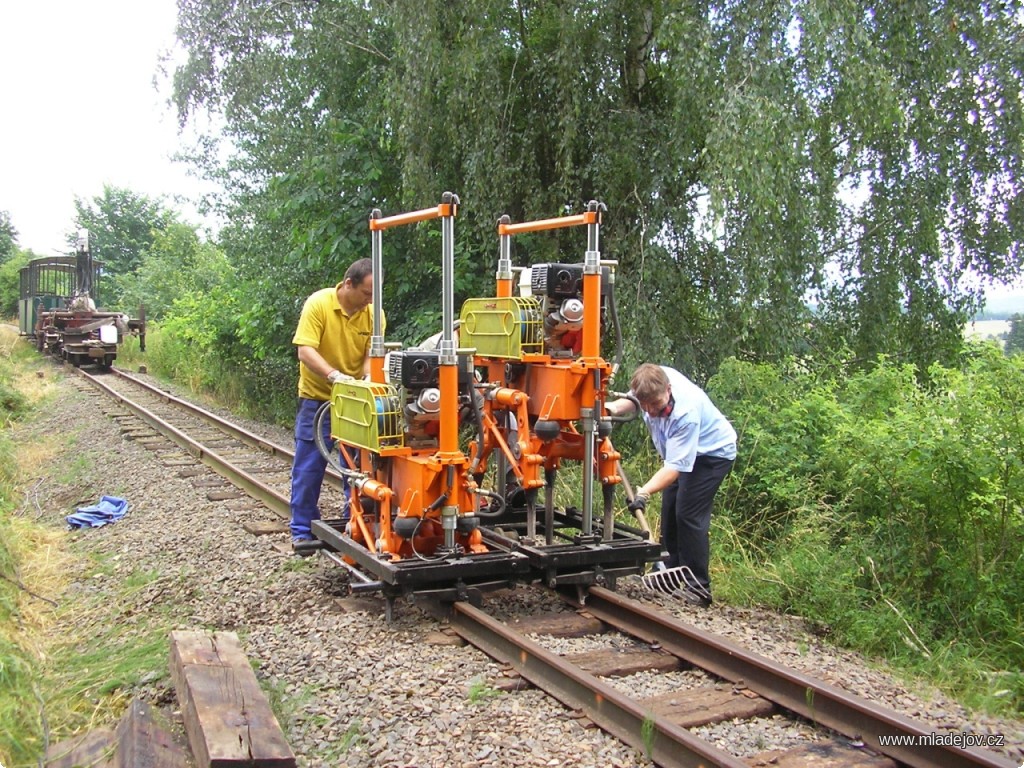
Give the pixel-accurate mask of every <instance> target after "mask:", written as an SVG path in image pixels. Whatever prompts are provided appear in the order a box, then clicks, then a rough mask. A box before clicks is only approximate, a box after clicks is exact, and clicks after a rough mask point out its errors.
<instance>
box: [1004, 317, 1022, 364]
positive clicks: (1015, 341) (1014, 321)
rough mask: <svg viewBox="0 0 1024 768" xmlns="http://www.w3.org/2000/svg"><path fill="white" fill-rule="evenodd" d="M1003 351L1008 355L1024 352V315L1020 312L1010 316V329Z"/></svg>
mask: <svg viewBox="0 0 1024 768" xmlns="http://www.w3.org/2000/svg"><path fill="white" fill-rule="evenodd" d="M1003 351H1004V352H1006V354H1008V355H1019V354H1021V353H1024V316H1021V315H1020V314H1019V313H1016V314H1014V315H1012V316H1011V317H1010V330H1009V331H1008V332H1007V333H1006V344H1005V345H1004V346H1003Z"/></svg>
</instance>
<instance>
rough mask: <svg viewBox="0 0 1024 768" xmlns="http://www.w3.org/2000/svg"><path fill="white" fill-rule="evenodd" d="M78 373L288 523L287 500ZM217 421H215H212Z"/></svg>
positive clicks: (106, 386) (128, 400) (90, 378)
mask: <svg viewBox="0 0 1024 768" xmlns="http://www.w3.org/2000/svg"><path fill="white" fill-rule="evenodd" d="M79 373H80V374H81V375H82V376H84V377H85V378H86V380H87V381H88V382H89V383H90V384H92V385H93V386H94V387H96V388H97V389H99V390H101V391H102V392H104V393H106V394H107V395H108V396H109V397H110V398H112V399H113V400H115V401H116V402H118V403H120V404H121V405H123V406H125V407H126V408H127V409H128V410H130V411H131V412H132V413H134V414H135V415H136V416H138V417H139V418H140V419H142V420H143V421H144V422H145V423H146V424H148V425H149V426H151V427H152V428H153V429H155V430H156V431H157V432H159V433H160V434H161V435H163V436H164V437H166V438H168V439H169V440H171V442H173V443H174V444H175V445H177V446H178V447H179V448H181V449H182V450H184V451H185V452H186V453H188V454H190V455H191V456H194V457H195V458H197V459H199V460H200V461H201V462H202V463H203V464H205V465H206V466H208V467H210V468H211V469H212V470H214V471H215V472H216V473H217V474H219V475H221V476H223V477H224V478H226V479H227V480H229V481H231V483H233V484H234V485H236V486H237V487H238V488H240V489H242V490H243V491H245V492H246V493H248V494H249V495H250V496H252V497H253V498H255V499H259V500H260V501H262V502H263V503H264V504H266V505H267V507H269V508H270V509H271V510H272V511H273V512H275V513H276V514H277V515H279V516H281V517H283V518H285V519H288V518H289V517H290V516H291V512H290V509H289V506H288V499H287V498H286V497H285V496H282V495H281V494H279V493H278V492H277V491H275V490H274V489H272V488H270V487H269V486H267V485H265V484H263V483H261V482H260V481H259V480H257V479H255V478H254V477H251V476H250V475H248V474H246V472H245V471H244V470H242V469H240V468H239V467H237V466H235V465H234V464H232V463H231V462H230V461H228V460H227V459H225V458H224V457H223V456H221V455H220V454H218V453H217V452H216V451H213V450H210V449H209V448H207V447H206V446H205V445H203V444H202V443H199V442H197V441H196V440H193V439H192V438H191V437H189V436H188V435H186V434H185V433H184V432H182V431H181V430H179V429H177V428H176V427H174V426H173V425H171V424H168V423H167V422H166V421H164V420H163V419H161V418H160V417H159V416H157V415H156V414H155V413H153V412H152V411H150V410H149V409H148V408H145V407H144V406H142V405H139V404H138V403H136V402H135V401H133V400H130V399H129V398H127V397H125V396H124V395H122V394H121V393H120V392H116V391H115V390H114V389H112V388H111V387H109V386H108V385H106V384H104V383H103V382H102V381H100V380H99V377H97V376H93V375H91V374H89V373H87V372H85V371H81V370H79ZM214 418H216V417H214Z"/></svg>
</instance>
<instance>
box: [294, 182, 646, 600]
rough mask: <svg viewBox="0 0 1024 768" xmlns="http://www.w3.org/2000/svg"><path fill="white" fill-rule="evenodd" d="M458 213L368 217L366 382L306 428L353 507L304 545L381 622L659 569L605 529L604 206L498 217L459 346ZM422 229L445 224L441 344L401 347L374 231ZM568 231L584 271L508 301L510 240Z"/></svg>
mask: <svg viewBox="0 0 1024 768" xmlns="http://www.w3.org/2000/svg"><path fill="white" fill-rule="evenodd" d="M457 209H458V198H457V197H456V196H455V195H452V194H450V193H445V195H444V196H443V197H442V200H441V203H440V204H439V205H438V206H436V207H435V208H428V209H424V210H421V211H413V212H411V213H404V214H397V215H394V216H388V217H384V216H382V215H381V212H380V211H374V212H373V214H372V215H371V218H370V222H369V226H370V232H371V246H372V262H373V275H374V281H373V294H374V295H373V307H374V319H373V334H372V336H371V340H370V351H369V357H370V376H369V380H367V381H362V380H347V381H340V382H337V383H335V384H334V386H333V390H332V396H331V400H330V401H328V402H327V403H325V404H324V406H323V408H322V409H321V411H320V412H319V414H318V421H317V427H316V428H315V429H314V435H317V436H319V435H320V433H321V430H320V423H321V421H322V420H323V419H326V418H329V419H330V425H331V429H330V433H331V437H332V438H333V440H334V445H333V446H330V445H327V444H323V443H322V441H321V444H320V450H321V452H322V453H323V454H324V456H325V457H326V458H327V459H328V461H329V462H330V463H331V465H332V466H333V467H334V468H335V469H336V470H337V471H339V472H340V473H342V474H343V475H345V476H347V477H348V479H349V481H350V483H351V486H352V493H351V498H350V502H349V507H348V508H347V509H344V510H340V512H341V514H340V515H339V516H338V517H336V518H334V519H327V518H325V519H323V520H316V521H314V522H313V526H312V530H313V535H314V536H315V537H316V539H317V540H318V541H317V542H314V543H313V546H314V547H315V548H322V549H325V550H327V551H328V552H329V553H330V554H331V555H332V556H333V558H334V559H335V560H336V561H337V562H340V563H342V564H344V565H345V566H346V567H348V568H349V570H350V571H351V572H352V573H353V574H354V575H355V576H356V581H354V582H353V584H354V585H355V584H356V583H359V582H361V583H362V588H365V589H379V590H381V591H382V592H383V593H384V594H385V596H386V597H387V598H388V600H389V602H388V612H389V614H390V611H391V603H392V602H393V600H394V599H395V598H397V597H399V596H405V597H414V596H418V595H419V596H424V597H430V598H432V599H437V600H440V601H441V602H448V601H454V600H464V599H470V600H473V599H474V597H475V596H478V595H479V594H480V593H481V592H482V591H484V590H487V589H495V588H500V587H503V586H508V585H510V584H512V583H516V582H520V583H522V582H534V581H539V582H542V583H544V584H546V585H547V586H549V587H552V588H555V587H572V588H576V589H578V590H581V591H585V590H586V588H587V587H588V586H590V585H593V584H601V585H605V586H609V587H614V585H615V581H616V579H618V578H619V577H622V576H627V575H631V574H640V573H643V572H644V570H645V569H646V567H647V564H648V563H652V562H655V561H657V560H659V559H660V558H661V546H660V544H659V543H658V542H655V541H652V540H651V538H650V535H649V533H648V532H647V531H644V530H639V529H635V528H632V527H628V526H625V525H623V524H622V523H620V522H618V521H616V520H615V516H614V495H615V488H616V486H617V485H619V484H620V483H621V482H622V477H621V475H620V465H619V454H618V452H617V451H616V450H615V448H614V446H613V445H612V443H611V439H610V433H611V430H612V426H613V420H612V419H611V418H610V417H608V416H606V415H604V407H603V405H604V402H605V399H606V397H608V396H609V395H615V393H610V392H609V390H608V382H609V380H610V379H611V376H612V373H613V365H612V364H611V363H609V362H607V361H605V360H604V359H603V358H602V357H601V351H600V348H601V333H602V329H603V327H604V325H605V324H606V322H609V320H610V321H611V322H614V304H613V299H612V297H611V290H612V287H613V281H612V278H613V271H612V270H613V268H614V262H607V261H602V260H601V259H600V253H599V250H598V229H599V226H600V220H601V212H602V210H603V207H602V206H601V205H600V204H599V203H596V202H592V203H590V204H589V205H588V207H587V210H586V212H585V213H583V214H580V215H578V216H566V217H561V218H558V219H549V220H543V221H536V222H527V223H524V224H511V223H510V222H509V221H508V220H507V219H503V220H502V221H501V222H500V224H499V228H498V234H499V259H498V270H497V273H496V295H495V296H491V297H484V298H479V299H469V300H467V301H466V303H465V304H464V305H463V307H462V312H461V317H460V318H459V321H458V334H461V338H460V336H458V335H457V333H456V317H455V308H454V284H455V275H454V255H453V254H454V220H455V217H456V212H457ZM429 220H440V223H441V261H442V270H441V272H442V285H441V301H442V306H441V328H442V330H441V334H440V337H439V339H438V340H437V343H436V348H433V349H426V348H412V349H402V348H401V345H398V344H393V343H388V344H385V340H384V337H383V335H382V327H383V323H382V319H383V318H382V306H381V298H382V295H383V294H382V288H383V287H382V282H383V281H382V276H383V274H384V271H383V269H382V264H383V256H382V252H383V247H382V234H383V232H384V231H385V230H387V229H390V228H392V227H397V226H402V225H407V224H415V223H418V222H424V221H429ZM570 226H585V227H586V228H587V250H586V252H585V254H584V260H583V262H582V263H557V264H545V265H539V266H534V267H531V268H529V269H528V270H526V272H528V274H526V275H524V279H523V280H521V281H520V284H519V289H518V295H516V285H515V281H514V275H515V271H514V270H513V266H512V261H511V255H510V254H511V240H512V237H513V236H515V235H516V234H519V233H525V232H543V231H546V230H552V229H560V228H563V227H570ZM567 262H568V260H567ZM523 271H524V270H521V272H523ZM616 337H617V339H619V347H620V349H619V352H620V353H621V334H619V333H617V334H616ZM616 396H617V395H616ZM572 463H575V464H576V465H577V466H578V468H579V473H580V476H581V483H582V495H581V498H580V499H578V500H575V501H576V503H574V504H570V505H568V506H566V507H565V508H559V507H557V506H556V504H555V488H554V485H555V479H556V476H557V475H558V471H559V469H560V468H562V467H564V466H566V465H567V464H572ZM598 488H600V492H599V493H597V492H596V491H597V489H598ZM541 491H543V493H542V494H540V492H541ZM596 496H599V497H600V500H601V505H600V509H599V510H598V511H597V513H596V514H595V506H596V505H595V497H596Z"/></svg>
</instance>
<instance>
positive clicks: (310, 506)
mask: <svg viewBox="0 0 1024 768" xmlns="http://www.w3.org/2000/svg"><path fill="white" fill-rule="evenodd" d="M321 405H323V401H322V400H309V399H307V398H305V397H300V398H299V410H298V413H297V414H296V416H295V459H294V460H293V461H292V492H291V512H292V521H291V530H292V538H300V539H308V538H311V537H312V534H311V533H310V529H309V526H310V523H311V522H312V521H313V520H319V519H320V508H319V507H318V506H317V505H318V504H319V502H320V488H321V486H322V485H323V482H324V472H326V470H327V459H325V458H324V457H323V454H321V453H320V449H319V448H317V447H316V443H315V442H314V440H313V419H314V417H315V416H316V412H317V409H318V408H319V407H320V406H321ZM322 432H323V436H324V440H325V441H326V444H327V445H330V444H331V420H330V418H329V417H325V418H324V420H323V429H322Z"/></svg>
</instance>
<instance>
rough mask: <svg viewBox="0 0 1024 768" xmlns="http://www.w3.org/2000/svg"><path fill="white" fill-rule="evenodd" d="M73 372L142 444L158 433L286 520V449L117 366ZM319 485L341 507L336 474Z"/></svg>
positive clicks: (325, 500)
mask: <svg viewBox="0 0 1024 768" xmlns="http://www.w3.org/2000/svg"><path fill="white" fill-rule="evenodd" d="M78 373H79V374H80V375H81V376H82V377H83V378H85V380H86V381H88V382H89V384H91V385H92V386H93V387H95V388H97V389H99V390H100V391H101V392H103V393H104V394H105V395H107V396H108V397H109V398H111V399H112V400H113V401H114V402H116V403H118V404H119V405H120V406H122V407H123V408H124V409H125V410H126V411H127V414H125V415H124V416H118V415H116V414H115V415H113V418H115V419H117V420H118V421H120V422H121V427H122V431H124V432H125V433H126V434H128V435H129V436H130V437H131V438H132V439H138V440H142V441H144V442H145V441H146V440H147V439H151V436H152V435H153V434H154V433H155V434H156V435H159V436H160V437H161V438H162V439H164V440H167V441H170V442H171V443H173V444H174V446H176V449H177V450H179V451H181V452H182V453H183V454H184V455H185V456H188V457H191V459H192V460H198V461H199V462H201V463H203V464H205V465H206V466H208V467H210V469H212V470H213V471H214V472H216V473H217V474H219V475H221V476H222V477H224V478H225V479H226V480H228V481H229V482H230V483H232V484H233V485H235V486H236V487H237V488H239V489H241V490H242V491H244V492H245V493H247V494H248V495H250V496H252V497H253V498H255V499H258V500H259V501H261V502H263V503H264V504H265V505H266V506H267V507H268V508H269V509H270V510H272V511H273V512H274V513H275V514H277V515H278V516H279V517H280V518H282V519H283V520H288V518H289V514H290V513H289V509H288V496H289V490H290V473H291V462H292V458H293V456H294V454H293V452H292V451H291V450H290V449H288V448H285V447H283V446H281V445H278V444H276V443H274V442H272V441H270V440H267V439H266V438H264V437H261V436H260V435H257V434H255V433H253V432H250V431H249V430H247V429H244V428H243V427H240V426H238V425H237V424H234V423H232V422H230V421H227V420H225V419H222V418H221V417H219V416H217V415H216V414H214V413H212V412H210V411H208V410H206V409H204V408H201V407H200V406H197V405H195V404H194V403H190V402H188V401H187V400H183V399H181V398H178V397H175V396H173V395H171V394H170V393H168V392H166V391H164V390H162V389H160V388H159V387H156V386H153V385H152V384H150V383H148V382H146V381H143V380H142V379H139V378H137V377H135V376H132V375H131V374H129V373H126V372H125V371H122V370H120V369H117V368H112V369H111V370H110V371H109V372H108V373H98V374H97V373H92V372H89V371H86V370H82V369H78ZM136 420H141V421H142V423H143V426H141V427H140V426H139V425H138V424H137V421H136ZM324 486H325V487H324V492H323V495H322V497H321V499H322V501H323V503H324V504H325V506H326V505H332V504H334V505H340V504H341V503H342V498H343V497H342V495H341V479H340V477H339V476H338V475H337V474H335V473H334V472H332V471H330V470H329V471H328V473H327V478H326V482H325V484H324Z"/></svg>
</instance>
